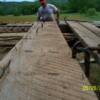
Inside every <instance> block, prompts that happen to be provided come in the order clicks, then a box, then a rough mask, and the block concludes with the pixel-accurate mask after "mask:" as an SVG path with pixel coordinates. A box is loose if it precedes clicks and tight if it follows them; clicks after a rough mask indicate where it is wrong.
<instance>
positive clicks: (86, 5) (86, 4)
mask: <svg viewBox="0 0 100 100" xmlns="http://www.w3.org/2000/svg"><path fill="white" fill-rule="evenodd" d="M51 1H52V2H51ZM58 1H59V2H58ZM48 2H50V3H52V4H54V5H56V6H57V7H58V8H59V9H60V12H62V13H68V12H69V13H75V12H80V13H86V12H87V11H88V10H89V11H90V12H91V13H92V12H93V11H94V12H96V11H100V0H48ZM39 6H40V5H39V3H38V1H35V2H0V15H15V16H18V15H32V14H35V13H36V12H37V10H38V8H39Z"/></svg>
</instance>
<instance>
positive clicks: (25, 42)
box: [0, 22, 98, 100]
mask: <svg viewBox="0 0 100 100" xmlns="http://www.w3.org/2000/svg"><path fill="white" fill-rule="evenodd" d="M42 27H43V28H42ZM4 59H6V61H7V60H9V59H10V65H9V67H10V68H9V73H8V74H7V75H6V76H4V77H3V78H2V79H0V100H98V99H97V97H96V95H95V94H94V92H93V91H83V90H82V87H83V86H84V85H90V84H89V82H88V80H87V78H86V77H85V75H84V73H83V71H82V69H81V67H80V65H79V64H78V62H77V61H76V60H74V59H72V58H71V50H70V48H69V46H68V44H67V43H66V41H65V40H64V38H63V35H62V33H61V32H60V30H59V28H58V26H57V24H56V23H55V22H48V23H44V24H42V23H34V25H33V26H32V28H31V29H30V30H29V32H28V34H26V35H25V36H24V37H23V39H22V40H21V41H20V42H19V43H18V44H17V45H16V46H15V47H14V48H13V49H12V50H11V51H10V52H9V54H8V55H7V56H6V57H5V58H4Z"/></svg>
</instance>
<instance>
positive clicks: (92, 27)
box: [81, 22, 100, 37]
mask: <svg viewBox="0 0 100 100" xmlns="http://www.w3.org/2000/svg"><path fill="white" fill-rule="evenodd" d="M81 24H82V25H84V26H85V27H86V28H87V29H89V30H90V31H91V32H93V33H94V34H96V35H97V36H98V37H100V29H99V28H97V27H96V26H95V25H93V24H92V23H88V22H81Z"/></svg>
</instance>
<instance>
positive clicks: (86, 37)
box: [67, 21, 100, 48]
mask: <svg viewBox="0 0 100 100" xmlns="http://www.w3.org/2000/svg"><path fill="white" fill-rule="evenodd" d="M67 23H68V24H69V26H70V27H71V28H72V30H73V31H74V32H75V33H76V35H77V36H78V37H79V38H80V40H81V41H83V43H84V44H85V46H87V47H89V48H97V47H98V45H99V44H100V37H99V36H97V35H96V34H95V33H93V32H91V30H89V29H87V28H90V26H89V25H88V26H85V27H83V26H82V25H81V24H80V22H76V21H67ZM82 24H83V25H84V22H82ZM85 25H87V24H86V23H85ZM86 27H87V28H86ZM92 27H93V26H92ZM96 33H97V31H96ZM98 35H99V33H98Z"/></svg>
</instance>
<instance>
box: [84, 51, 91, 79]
mask: <svg viewBox="0 0 100 100" xmlns="http://www.w3.org/2000/svg"><path fill="white" fill-rule="evenodd" d="M85 74H86V76H87V77H89V76H90V53H89V52H85Z"/></svg>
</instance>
